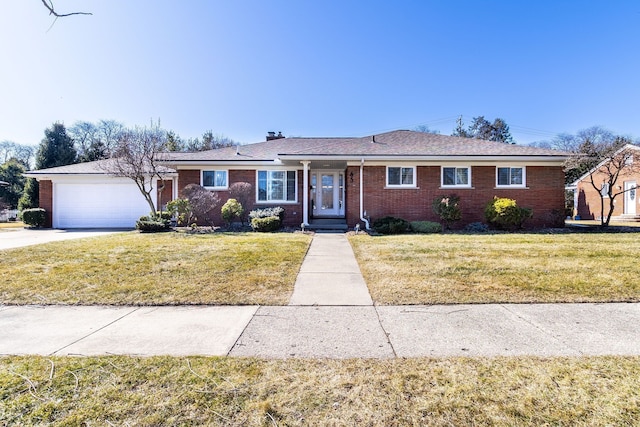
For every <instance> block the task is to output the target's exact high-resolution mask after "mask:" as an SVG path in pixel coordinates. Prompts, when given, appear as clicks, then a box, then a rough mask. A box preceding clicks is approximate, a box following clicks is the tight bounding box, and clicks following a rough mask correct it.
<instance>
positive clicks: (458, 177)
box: [441, 166, 471, 187]
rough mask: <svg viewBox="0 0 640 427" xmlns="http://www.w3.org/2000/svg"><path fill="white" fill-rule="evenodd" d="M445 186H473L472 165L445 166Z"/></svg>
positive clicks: (443, 173) (443, 172)
mask: <svg viewBox="0 0 640 427" xmlns="http://www.w3.org/2000/svg"><path fill="white" fill-rule="evenodd" d="M441 175H442V186H443V187H471V167H469V166H443V167H442V173H441Z"/></svg>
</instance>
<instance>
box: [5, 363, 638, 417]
mask: <svg viewBox="0 0 640 427" xmlns="http://www.w3.org/2000/svg"><path fill="white" fill-rule="evenodd" d="M0 402H1V403H2V405H1V407H2V409H1V410H0V424H2V425H69V426H76V425H77V426H80V425H132V426H136V425H140V426H151V425H153V426H156V425H219V426H276V425H277V426H285V425H287V426H289V425H291V426H298V425H299V426H307V425H313V426H319V425H322V426H325V425H329V426H342V425H354V426H355V425H367V426H405V425H420V426H453V425H455V426H463V425H464V426H470V425H492V426H493V425H495V426H514V425H518V426H538V425H572V426H595V425H620V426H622V425H625V426H626V425H629V426H630V425H637V422H638V420H639V419H640V358H637V357H594V358H575V359H574V358H558V359H538V358H496V359H410V360H401V359H393V360H346V361H336V360H293V359H291V360H257V359H233V358H197V357H192V358H169V357H153V358H130V357H99V358H71V357H69V358H58V357H56V358H42V357H5V358H0Z"/></svg>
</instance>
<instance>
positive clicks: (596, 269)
mask: <svg viewBox="0 0 640 427" xmlns="http://www.w3.org/2000/svg"><path fill="white" fill-rule="evenodd" d="M350 242H351V245H352V247H353V249H354V252H355V254H356V258H357V259H358V263H359V264H360V270H361V271H362V273H363V275H364V278H365V281H366V282H367V285H368V286H369V291H370V292H371V296H372V298H373V300H374V301H375V302H376V303H377V304H386V305H395V304H456V303H500V302H512V303H519V302H612V301H618V302H620V301H633V302H637V301H640V280H638V277H640V264H638V259H639V258H640V234H637V233H601V232H591V233H563V234H535V233H522V234H520V233H517V234H431V235H399V236H378V237H371V236H368V235H364V234H360V235H355V236H351V237H350Z"/></svg>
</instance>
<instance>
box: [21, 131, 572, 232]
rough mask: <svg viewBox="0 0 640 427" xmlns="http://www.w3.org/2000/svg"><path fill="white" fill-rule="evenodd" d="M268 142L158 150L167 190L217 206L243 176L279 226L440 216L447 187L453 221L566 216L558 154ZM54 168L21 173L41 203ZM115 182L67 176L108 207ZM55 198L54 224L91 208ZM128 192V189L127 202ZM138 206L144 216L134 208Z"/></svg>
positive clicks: (389, 139) (443, 143)
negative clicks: (191, 193)
mask: <svg viewBox="0 0 640 427" xmlns="http://www.w3.org/2000/svg"><path fill="white" fill-rule="evenodd" d="M267 139H268V140H267V141H265V142H259V143H255V144H248V145H240V146H237V147H226V148H220V149H216V150H211V151H202V152H194V153H167V154H163V164H164V165H165V166H167V167H168V168H171V169H173V170H175V171H176V175H175V176H172V177H171V180H172V181H173V186H172V189H173V190H172V197H179V196H180V191H181V189H183V188H184V187H185V186H186V185H188V184H200V185H202V186H204V187H205V188H208V189H210V190H212V191H216V192H218V194H219V196H220V199H221V205H222V204H223V203H224V202H225V201H226V200H227V199H228V198H229V195H228V190H229V187H230V185H232V184H233V183H235V182H248V183H250V184H251V185H252V186H253V189H254V201H253V204H252V205H251V206H245V208H246V209H254V208H256V207H266V206H282V207H284V208H285V210H286V212H285V224H286V225H288V226H294V227H299V226H300V225H301V224H306V225H309V224H311V225H313V223H314V221H317V220H319V219H325V218H331V219H333V220H337V221H339V222H343V223H344V224H347V225H348V226H349V227H354V226H355V225H356V224H361V226H363V227H364V226H366V225H367V224H368V222H369V221H371V220H375V219H377V218H381V217H383V216H387V215H392V216H397V217H401V218H404V219H406V220H409V221H413V220H430V221H438V220H439V219H438V218H437V217H436V216H435V214H434V213H433V211H432V203H433V200H434V199H435V198H436V197H437V196H440V195H447V194H452V193H455V194H457V195H458V196H460V205H461V209H462V221H460V222H459V223H458V224H456V225H457V226H459V227H462V226H464V225H465V224H468V223H471V222H478V221H483V220H484V208H485V206H486V204H487V203H488V202H489V201H491V200H492V199H493V198H494V197H495V196H497V197H508V198H512V199H515V200H516V201H517V202H518V204H519V205H520V206H523V207H528V208H532V209H533V218H532V219H531V220H529V221H527V223H526V224H525V225H527V226H530V227H543V226H557V225H561V223H562V220H563V218H564V214H563V212H564V172H563V167H562V165H563V162H564V160H565V159H566V158H567V156H566V153H562V152H558V151H554V150H548V149H541V148H535V147H528V146H519V145H511V144H504V143H498V142H491V141H481V140H475V139H468V138H459V137H452V136H444V135H435V134H428V133H421V132H414V131H406V130H399V131H393V132H388V133H383V134H379V135H372V136H366V137H362V138H278V137H277V136H274V135H273V134H271V135H270V136H269V137H268V138H267ZM74 166H75V167H78V168H82V167H83V166H81V165H74ZM66 168H70V167H66ZM57 169H58V168H54V169H48V170H41V171H34V172H30V173H29V174H27V175H28V176H34V177H39V181H40V183H41V191H42V189H43V188H44V197H43V194H41V200H44V201H45V203H46V200H48V199H47V197H48V196H47V193H46V192H47V185H48V186H49V187H51V185H52V184H51V183H53V187H54V190H55V188H56V187H57V186H59V185H62V186H63V187H64V186H65V185H68V181H69V177H68V176H65V175H63V174H62V173H61V171H59V170H57ZM89 178H92V179H93V184H90V183H89V182H88V181H87V180H88V179H89ZM114 180H115V178H112V177H107V176H104V175H103V176H99V175H98V176H96V175H87V174H85V175H82V174H76V175H74V176H73V182H74V183H75V184H76V185H79V186H81V187H83V189H84V190H87V191H89V189H90V187H92V186H96V185H100V186H101V188H103V189H102V190H100V191H98V190H97V189H95V188H94V192H95V193H96V194H97V193H99V192H109V194H111V195H112V196H113V198H112V201H111V202H110V203H109V204H108V205H107V206H108V212H109V214H113V213H114V211H116V210H117V209H119V207H121V206H122V205H123V203H117V201H116V200H115V197H116V195H115V193H117V192H116V191H113V189H111V187H112V186H113V184H115V181H114ZM47 181H48V182H49V184H45V185H42V184H43V182H45V183H46V182H47ZM176 189H177V190H178V191H176ZM58 191H59V190H58ZM63 191H64V190H63ZM71 193H75V192H71ZM58 196H59V195H58V194H57V193H56V191H54V192H53V195H52V197H51V199H52V202H51V203H49V205H48V206H47V205H43V206H42V207H45V208H48V210H53V218H54V221H53V226H54V227H61V226H63V225H64V226H67V227H69V226H73V224H72V223H70V222H68V221H66V222H61V221H60V220H58V221H57V222H56V220H55V219H56V218H62V217H64V218H69V219H70V215H69V214H67V213H61V212H59V211H60V210H61V209H62V210H65V209H66V210H74V209H75V210H77V209H78V205H79V204H82V209H83V210H84V211H85V212H86V213H87V214H88V212H87V210H91V208H90V207H89V206H86V203H84V202H82V201H81V200H77V201H76V204H75V205H74V201H73V200H74V198H73V194H68V192H67V193H65V194H64V195H63V197H64V201H63V202H62V203H60V202H57V201H56V199H57V198H58ZM92 197H93V198H96V196H92ZM133 198H134V195H133V192H132V193H131V196H129V197H127V199H128V200H129V202H128V203H132V201H133ZM139 199H142V197H141V196H139ZM163 202H164V200H163ZM141 203H142V202H141ZM41 204H42V202H41ZM141 212H142V214H144V213H146V211H145V210H144V209H142V208H141ZM218 222H221V220H220V219H218ZM131 225H133V223H132V224H131Z"/></svg>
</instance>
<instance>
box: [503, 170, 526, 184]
mask: <svg viewBox="0 0 640 427" xmlns="http://www.w3.org/2000/svg"><path fill="white" fill-rule="evenodd" d="M496 175H497V178H496V181H497V186H498V187H524V185H525V182H524V168H523V167H517V168H511V167H509V168H497V173H496Z"/></svg>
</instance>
